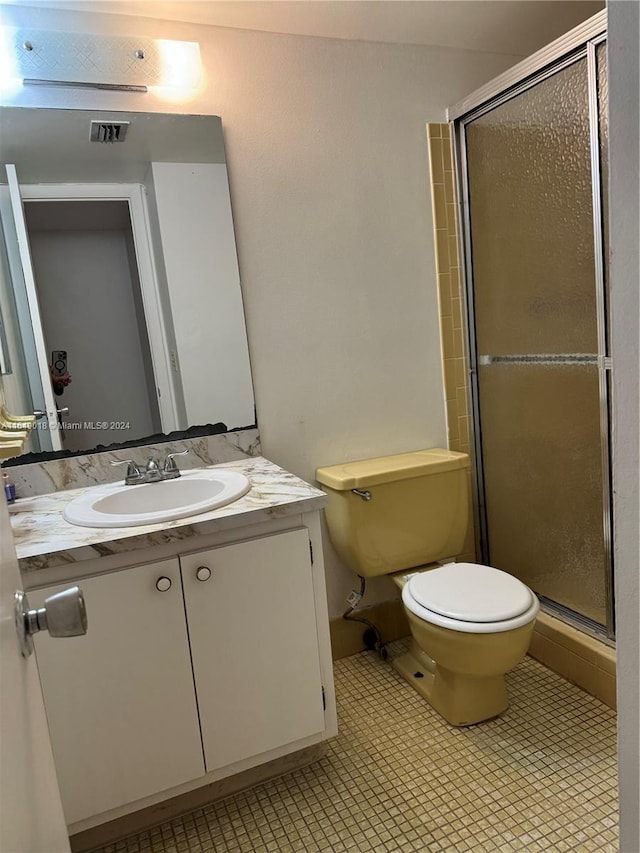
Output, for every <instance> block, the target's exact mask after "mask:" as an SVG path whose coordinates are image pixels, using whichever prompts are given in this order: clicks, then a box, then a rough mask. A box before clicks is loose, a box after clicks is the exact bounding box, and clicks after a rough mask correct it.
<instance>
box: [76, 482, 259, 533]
mask: <svg viewBox="0 0 640 853" xmlns="http://www.w3.org/2000/svg"><path fill="white" fill-rule="evenodd" d="M250 488H251V483H250V482H249V479H248V478H247V477H245V475H244V474H240V473H239V472H238V471H227V470H224V469H213V468H203V469H199V470H196V471H186V472H185V473H184V474H183V475H182V476H181V477H179V478H178V479H177V480H163V481H162V482H160V483H143V484H141V485H138V486H124V485H122V483H118V484H117V485H110V486H98V487H97V488H95V489H89V490H88V491H87V492H85V494H83V495H81V496H80V497H78V498H75V500H72V501H70V503H68V504H67V506H66V507H65V508H64V511H63V513H62V514H63V516H64V518H65V519H66V520H67V521H70V522H71V524H78V525H79V526H80V527H133V526H135V525H140V524H156V523H157V522H161V521H172V520H173V519H176V518H185V516H188V515H198V514H199V513H202V512H208V511H209V510H210V509H216V508H217V507H221V506H226V504H230V503H232V502H233V501H235V500H237V499H238V498H240V497H242V495H244V494H246V493H247V492H248V491H249V489H250Z"/></svg>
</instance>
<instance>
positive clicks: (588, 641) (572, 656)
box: [529, 613, 616, 710]
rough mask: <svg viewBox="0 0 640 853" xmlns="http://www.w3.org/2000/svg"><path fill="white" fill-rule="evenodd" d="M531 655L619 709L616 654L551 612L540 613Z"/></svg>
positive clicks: (530, 647) (611, 706)
mask: <svg viewBox="0 0 640 853" xmlns="http://www.w3.org/2000/svg"><path fill="white" fill-rule="evenodd" d="M529 655H530V656H531V657H532V658H535V659H536V660H538V661H540V663H543V664H544V665H545V666H546V667H548V668H549V669H552V670H553V671H554V672H557V673H558V675H562V676H563V678H566V679H567V681H571V682H572V683H573V684H576V685H577V686H578V687H581V688H582V689H583V690H585V691H586V692H587V693H590V694H591V695H592V696H595V697H596V699H600V701H601V702H604V703H605V705H608V706H609V707H610V708H613V709H614V710H615V709H616V651H615V649H612V648H611V647H610V646H608V645H606V644H605V643H601V642H599V641H598V640H596V639H594V638H593V637H590V636H589V635H587V634H584V633H582V631H578V630H577V629H576V628H573V627H572V626H571V625H567V624H566V623H565V622H562V621H561V620H560V619H556V618H555V617H554V616H550V615H549V614H548V613H540V614H539V615H538V618H537V620H536V625H535V628H534V631H533V637H532V638H531V645H530V646H529Z"/></svg>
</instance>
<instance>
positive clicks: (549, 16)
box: [5, 0, 605, 56]
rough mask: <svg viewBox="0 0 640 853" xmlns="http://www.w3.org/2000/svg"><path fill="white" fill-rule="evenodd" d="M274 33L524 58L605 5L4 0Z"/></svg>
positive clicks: (442, 0) (449, 0)
mask: <svg viewBox="0 0 640 853" xmlns="http://www.w3.org/2000/svg"><path fill="white" fill-rule="evenodd" d="M5 2H9V3H13V4H14V5H23V6H39V7H43V6H44V7H46V8H47V9H66V10H72V11H94V12H101V13H116V14H121V15H135V16H140V17H149V18H160V19H164V20H170V21H183V22H190V23H194V24H207V25H212V26H219V27H235V28H240V29H249V30H261V31H264V32H272V33H289V34H292V35H305V36H320V37H326V38H338V39H350V40H359V41H375V42H394V43H401V44H423V45H437V46H440V47H454V48H461V49H464V50H484V51H489V52H493V53H505V54H510V55H516V56H526V55H528V54H530V53H533V52H534V51H535V50H538V49H539V48H541V47H543V46H544V45H545V44H548V43H549V42H550V41H553V39H555V38H557V37H558V36H561V35H562V34H563V33H565V32H567V31H568V30H570V29H571V28H572V27H575V26H576V25H577V24H579V23H581V22H582V21H584V20H586V19H587V18H589V17H591V15H594V14H595V13H596V12H599V11H600V10H601V9H603V8H604V6H605V3H604V0H173V2H171V0H30V1H29V0H5Z"/></svg>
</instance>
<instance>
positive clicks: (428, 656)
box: [316, 448, 540, 726]
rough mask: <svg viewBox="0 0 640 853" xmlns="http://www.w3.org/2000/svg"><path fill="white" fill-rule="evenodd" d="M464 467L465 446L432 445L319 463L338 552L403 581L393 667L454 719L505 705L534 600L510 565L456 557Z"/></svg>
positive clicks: (373, 573) (463, 519) (364, 568)
mask: <svg viewBox="0 0 640 853" xmlns="http://www.w3.org/2000/svg"><path fill="white" fill-rule="evenodd" d="M469 467H470V461H469V457H468V455H467V454H465V453H457V452H455V451H449V450H443V449H440V448H431V449H429V450H420V451H414V452H412V453H401V454H397V455H394V456H384V457H378V458H375V459H364V460H360V461H356V462H347V463H343V464H340V465H333V466H329V467H326V468H319V469H318V470H317V471H316V478H317V479H318V481H319V482H320V483H321V485H322V487H323V488H324V489H325V491H326V492H327V494H328V497H329V500H328V504H327V507H326V510H325V514H326V519H327V526H328V528H329V535H330V537H331V541H332V543H333V545H334V547H335V549H336V551H337V553H338V554H339V556H340V557H341V558H342V560H343V561H344V562H345V564H346V565H347V566H349V567H350V568H351V569H352V570H353V571H354V572H355V573H356V574H358V575H359V576H360V577H363V578H370V577H377V576H380V575H388V576H390V577H391V578H392V579H393V580H394V582H395V583H396V584H397V585H398V586H399V587H400V588H401V589H402V601H403V604H404V608H405V612H406V615H407V618H408V620H409V625H410V628H411V636H412V640H411V647H410V649H409V651H408V652H407V653H406V654H404V655H402V656H400V657H398V658H395V659H394V660H393V665H394V667H395V668H396V670H397V671H398V672H399V673H400V674H401V675H402V676H403V677H404V678H405V679H406V680H407V681H408V682H409V683H410V684H411V685H412V687H414V688H415V690H417V691H418V693H419V694H420V695H421V696H423V697H424V698H425V699H426V700H427V701H428V702H429V703H430V704H431V705H432V706H433V708H435V709H436V710H437V711H438V712H439V713H440V714H441V715H442V716H443V717H444V718H445V720H447V722H449V723H450V724H451V725H454V726H465V725H473V724H475V723H479V722H481V721H483V720H487V719H491V718H492V717H496V716H498V715H499V714H501V713H502V712H503V711H504V710H505V709H506V708H507V707H508V704H509V700H508V696H507V690H506V686H505V680H504V676H505V674H506V673H507V672H508V671H509V670H510V669H512V668H513V667H514V666H515V665H516V664H517V663H519V661H521V660H522V658H523V657H524V656H525V654H526V653H527V649H528V647H529V642H530V640H531V635H532V633H533V627H534V623H535V619H536V615H537V613H538V611H539V609H540V605H539V602H538V599H537V598H536V596H535V594H534V593H533V592H532V591H531V590H530V589H529V588H528V587H527V586H525V584H523V583H522V582H521V581H519V580H518V579H517V578H515V577H513V576H512V575H510V574H508V573H507V572H504V571H501V570H499V569H496V568H493V567H491V566H484V565H480V564H476V563H465V562H460V563H458V562H454V558H455V556H456V555H459V554H461V553H462V551H463V548H464V543H465V535H466V530H467V524H468V518H469V510H468V508H469ZM452 555H453V557H452Z"/></svg>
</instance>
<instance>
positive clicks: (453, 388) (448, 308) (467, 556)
mask: <svg viewBox="0 0 640 853" xmlns="http://www.w3.org/2000/svg"><path fill="white" fill-rule="evenodd" d="M427 138H428V141H429V163H430V170H431V201H432V207H433V228H434V244H435V250H436V270H437V273H438V302H439V306H440V328H441V336H442V365H443V371H444V387H445V396H446V406H447V426H448V433H449V449H450V450H458V451H460V452H462V453H470V452H471V442H470V438H471V425H470V416H471V401H470V396H469V374H468V358H467V344H466V338H465V330H464V322H463V294H462V275H461V263H462V261H461V256H460V248H459V234H460V229H459V224H458V209H457V197H458V196H457V190H456V179H455V173H454V168H453V152H452V144H451V143H452V140H451V132H450V130H449V125H448V124H428V125H427ZM469 476H471V475H469ZM472 494H473V489H471V488H470V489H469V495H470V496H471V495H472ZM470 500H471V498H470ZM474 517H475V513H474V512H473V510H472V507H471V505H470V507H469V529H468V531H467V538H466V541H465V546H464V553H463V554H461V555H460V557H459V559H460V560H461V561H465V560H466V561H468V562H473V561H474V560H475V559H476V545H475V543H476V536H475V532H474Z"/></svg>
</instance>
